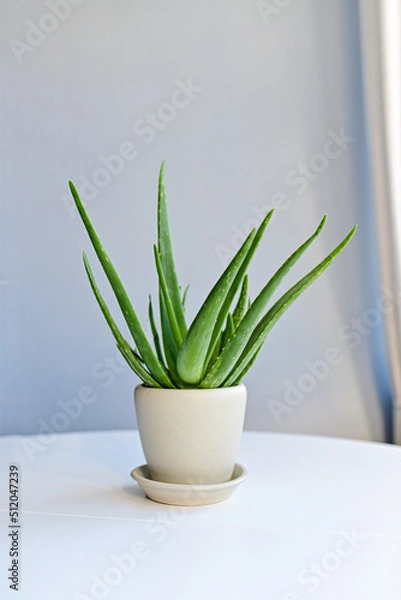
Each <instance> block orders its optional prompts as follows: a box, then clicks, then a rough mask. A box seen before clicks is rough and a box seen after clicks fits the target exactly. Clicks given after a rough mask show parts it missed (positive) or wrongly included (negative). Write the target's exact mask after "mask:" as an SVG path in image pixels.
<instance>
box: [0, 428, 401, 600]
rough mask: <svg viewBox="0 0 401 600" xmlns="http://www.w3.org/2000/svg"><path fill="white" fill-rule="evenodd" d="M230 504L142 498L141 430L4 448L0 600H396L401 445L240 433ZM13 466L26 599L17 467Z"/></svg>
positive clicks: (0, 463)
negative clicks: (13, 551)
mask: <svg viewBox="0 0 401 600" xmlns="http://www.w3.org/2000/svg"><path fill="white" fill-rule="evenodd" d="M238 459H239V462H241V463H243V464H244V465H246V466H247V468H248V470H249V479H248V480H247V481H246V482H245V483H244V484H243V485H242V486H241V487H240V488H239V489H238V490H237V491H236V492H235V494H234V495H233V496H232V498H230V499H229V500H228V501H226V502H224V503H221V504H216V505H213V506H205V507H191V508H190V507H169V506H165V505H162V504H157V503H155V502H152V501H150V500H148V499H147V498H145V496H144V495H143V493H142V491H141V490H140V489H139V488H138V487H137V485H136V483H135V482H133V481H132V480H131V478H130V471H131V470H132V469H133V468H134V467H136V466H138V465H139V464H143V462H144V459H143V454H142V450H141V447H140V442H139V438H138V434H137V432H133V431H129V432H127V431H123V432H97V433H75V434H59V435H55V436H50V437H45V436H42V437H17V436H12V437H4V438H2V439H1V440H0V472H1V482H2V483H1V489H2V492H1V495H0V496H1V501H0V502H1V503H0V522H1V525H2V527H1V531H0V535H1V540H0V597H1V598H3V599H4V598H18V599H19V600H28V599H29V600H36V599H40V600H67V599H68V600H88V599H91V600H92V599H99V600H100V599H103V598H107V599H108V600H120V599H121V600H127V599H130V598H138V599H140V600H147V599H150V600H154V599H156V598H163V599H168V600H169V599H174V600H224V599H226V598H227V599H230V600H231V599H233V598H234V599H241V600H242V599H244V600H245V599H247V600H248V599H250V598H252V599H256V600H259V599H260V600H303V599H307V598H317V599H318V600H320V599H322V600H340V599H341V600H400V598H401V448H398V447H393V446H386V445H383V444H377V443H366V442H355V441H347V440H336V439H330V438H319V437H308V436H299V435H284V434H283V435H280V434H268V433H251V432H248V433H245V434H244V436H243V441H242V445H241V449H240V453H239V457H238ZM11 464H16V465H17V466H18V468H19V474H20V484H19V495H20V509H21V510H20V524H21V528H20V530H19V540H18V543H19V550H20V556H19V587H20V590H19V593H18V594H16V593H15V591H13V590H10V589H9V588H8V583H9V582H7V580H6V578H7V569H8V568H9V566H10V564H11V558H10V557H9V546H10V540H11V538H10V537H9V536H8V535H7V532H8V531H10V528H9V521H10V518H9V514H8V512H9V511H8V473H9V466H10V465H11Z"/></svg>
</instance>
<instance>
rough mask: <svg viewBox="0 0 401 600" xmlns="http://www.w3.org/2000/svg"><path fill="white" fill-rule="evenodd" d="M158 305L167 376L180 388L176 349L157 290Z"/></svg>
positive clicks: (165, 311) (160, 295)
mask: <svg viewBox="0 0 401 600" xmlns="http://www.w3.org/2000/svg"><path fill="white" fill-rule="evenodd" d="M159 304H160V324H161V329H162V340H163V348H164V355H165V357H166V361H167V366H168V370H169V375H170V378H171V380H172V381H173V383H174V384H175V386H176V387H182V384H181V380H180V378H179V377H178V373H177V367H176V361H177V354H178V348H177V346H176V344H175V341H174V336H173V334H172V331H171V327H170V321H169V318H168V315H167V308H166V303H165V301H164V296H163V293H162V291H161V290H159Z"/></svg>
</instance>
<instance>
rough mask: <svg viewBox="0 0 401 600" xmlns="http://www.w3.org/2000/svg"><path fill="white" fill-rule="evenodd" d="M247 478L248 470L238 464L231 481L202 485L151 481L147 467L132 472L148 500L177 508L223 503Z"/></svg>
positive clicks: (143, 466)
mask: <svg viewBox="0 0 401 600" xmlns="http://www.w3.org/2000/svg"><path fill="white" fill-rule="evenodd" d="M247 476H248V472H247V470H246V468H245V467H244V466H243V465H240V464H238V463H236V465H235V466H234V471H233V474H232V477H231V479H230V480H229V481H224V482H222V483H211V484H202V485H192V484H191V485H185V484H183V483H165V482H162V481H155V480H154V479H151V477H150V474H149V469H148V467H147V465H142V466H141V467H137V468H136V469H134V470H133V471H132V472H131V477H132V478H133V479H135V481H136V482H137V483H138V485H139V487H140V488H141V489H142V490H143V491H144V492H145V494H146V495H147V497H148V498H150V499H151V500H154V501H155V502H160V503H161V504H172V505H175V506H204V505H206V504H216V503H218V502H223V501H224V500H227V499H228V498H229V497H230V496H231V494H232V493H233V492H234V490H235V489H236V488H237V487H238V486H239V485H241V483H243V482H244V481H245V479H246V478H247Z"/></svg>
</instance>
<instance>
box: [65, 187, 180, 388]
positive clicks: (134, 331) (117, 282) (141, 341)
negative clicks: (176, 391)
mask: <svg viewBox="0 0 401 600" xmlns="http://www.w3.org/2000/svg"><path fill="white" fill-rule="evenodd" d="M69 186H70V190H71V194H72V197H73V199H74V202H75V205H76V207H77V210H78V213H79V215H80V217H81V219H82V222H83V224H84V226H85V229H86V231H87V232H88V235H89V239H90V241H91V242H92V246H93V248H94V250H95V252H96V254H97V257H98V259H99V261H100V264H101V265H102V267H103V270H104V272H105V274H106V276H107V279H108V280H109V283H110V285H111V287H112V289H113V292H114V294H115V296H116V299H117V302H118V304H119V306H120V308H121V312H122V313H123V315H124V319H125V321H126V323H127V325H128V328H129V330H130V332H131V335H132V337H133V338H134V340H135V344H136V346H137V348H138V351H139V353H140V355H141V356H142V358H143V360H144V361H145V363H146V366H147V368H148V369H149V372H150V373H151V375H152V377H153V378H154V379H155V380H157V381H158V382H160V384H161V385H162V386H163V387H171V381H170V378H169V377H168V374H167V372H166V370H165V369H164V367H163V365H162V364H161V363H160V361H159V360H158V358H157V356H156V355H155V354H154V352H153V350H152V347H151V345H150V343H149V341H148V339H147V337H146V334H145V332H144V330H143V328H142V326H141V323H140V321H139V319H138V316H137V314H136V312H135V310H134V307H133V306H132V304H131V301H130V299H129V297H128V294H127V292H126V291H125V288H124V286H123V284H122V282H121V279H120V278H119V276H118V274H117V271H116V270H115V268H114V266H113V264H112V262H111V260H110V258H109V256H108V254H107V252H106V250H105V249H104V248H103V245H102V243H101V241H100V239H99V236H98V235H97V233H96V230H95V228H94V226H93V225H92V222H91V220H90V219H89V216H88V214H87V212H86V210H85V207H84V205H83V203H82V200H81V198H80V197H79V194H78V191H77V189H76V188H75V186H74V184H73V183H72V181H70V182H69Z"/></svg>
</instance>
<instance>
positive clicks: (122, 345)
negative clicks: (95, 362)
mask: <svg viewBox="0 0 401 600" xmlns="http://www.w3.org/2000/svg"><path fill="white" fill-rule="evenodd" d="M83 259H84V265H85V271H86V274H87V275H88V279H89V283H90V286H91V288H92V291H93V293H94V295H95V298H96V300H97V303H98V305H99V307H100V310H101V311H102V313H103V315H104V318H105V319H106V321H107V324H108V326H109V327H110V330H111V333H112V334H113V336H114V338H115V340H116V342H117V347H118V349H119V350H120V352H121V354H122V355H123V356H124V358H125V360H126V361H127V363H128V365H129V366H130V367H131V369H132V370H133V371H134V373H136V375H138V377H139V378H140V379H141V380H142V381H143V382H144V383H145V384H146V385H148V386H150V387H162V386H161V384H160V383H159V382H158V381H157V380H156V379H154V378H153V377H152V376H151V374H150V373H148V371H147V370H146V369H145V368H144V367H143V365H142V363H141V361H140V360H138V358H137V357H136V355H135V353H134V352H133V351H132V349H131V347H130V345H129V344H128V342H127V341H126V340H125V339H124V336H123V335H122V333H121V332H120V330H119V329H118V327H117V325H116V323H115V321H114V319H113V317H112V316H111V314H110V311H109V309H108V308H107V305H106V303H105V301H104V299H103V297H102V295H101V293H100V291H99V288H98V286H97V284H96V280H95V278H94V276H93V273H92V269H91V267H90V265H89V261H88V258H87V256H86V254H85V253H84V254H83Z"/></svg>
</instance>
